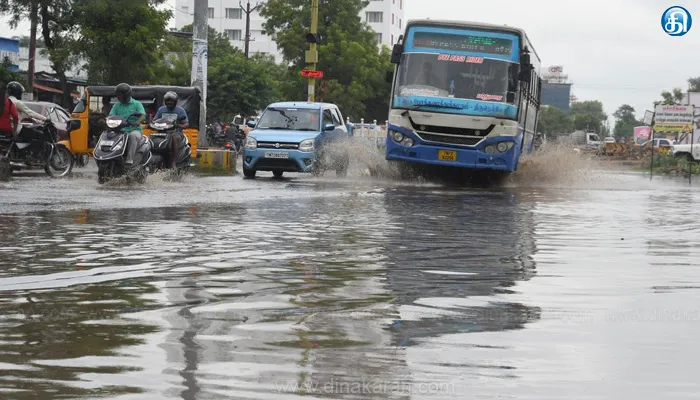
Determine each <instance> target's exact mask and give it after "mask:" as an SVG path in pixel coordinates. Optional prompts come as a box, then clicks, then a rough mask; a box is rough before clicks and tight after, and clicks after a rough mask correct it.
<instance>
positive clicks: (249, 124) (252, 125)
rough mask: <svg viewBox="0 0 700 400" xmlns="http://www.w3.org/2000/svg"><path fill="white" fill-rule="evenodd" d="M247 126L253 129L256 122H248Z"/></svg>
mask: <svg viewBox="0 0 700 400" xmlns="http://www.w3.org/2000/svg"><path fill="white" fill-rule="evenodd" d="M246 125H248V126H249V127H251V128H255V121H248V122H246Z"/></svg>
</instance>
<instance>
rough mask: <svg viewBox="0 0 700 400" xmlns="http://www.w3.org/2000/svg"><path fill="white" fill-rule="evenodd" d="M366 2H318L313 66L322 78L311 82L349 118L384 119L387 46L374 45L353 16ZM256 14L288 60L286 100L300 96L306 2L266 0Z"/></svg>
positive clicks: (307, 20) (371, 33)
mask: <svg viewBox="0 0 700 400" xmlns="http://www.w3.org/2000/svg"><path fill="white" fill-rule="evenodd" d="M367 4H369V1H367V0H333V2H332V5H331V4H330V2H329V3H326V4H325V5H322V6H321V7H319V26H318V33H319V38H320V42H319V43H318V46H317V48H318V52H319V62H318V64H317V68H318V69H319V70H321V71H323V72H324V78H323V80H321V82H320V83H319V85H318V87H317V88H316V93H318V98H317V100H319V101H327V102H333V103H336V104H338V106H339V107H340V108H341V110H342V111H343V113H344V114H345V115H347V116H350V117H352V118H353V119H354V120H359V119H360V118H366V119H378V120H384V119H386V116H387V114H388V99H389V94H390V85H389V84H388V83H387V82H386V81H385V76H386V72H387V71H391V70H392V65H391V63H390V52H389V51H388V49H384V51H381V50H380V49H379V48H378V47H377V39H376V33H375V32H374V31H373V30H372V29H371V28H369V26H368V25H367V24H366V23H364V22H363V21H362V20H361V18H360V17H359V14H360V11H361V10H362V9H364V8H365V7H366V6H367ZM260 14H261V15H262V16H263V17H265V19H266V21H265V24H264V25H263V28H264V30H265V32H266V33H267V34H268V35H270V37H271V38H272V39H273V40H275V42H276V43H277V45H278V47H279V48H280V50H281V52H282V55H283V57H284V59H285V61H286V62H287V63H289V64H290V70H289V71H288V74H287V77H288V79H289V80H288V81H287V82H289V84H288V85H287V86H285V88H284V89H285V92H284V95H285V96H286V97H287V98H288V99H290V100H297V99H306V97H307V94H306V93H307V88H306V81H305V80H304V79H302V78H301V77H299V71H300V70H301V69H302V68H303V67H304V66H305V63H304V61H305V60H304V54H305V50H306V49H308V43H307V42H306V41H305V39H304V37H305V35H306V34H307V33H308V32H309V29H310V25H311V2H310V1H307V0H268V1H267V2H266V3H265V5H264V6H263V7H262V8H261V10H260ZM370 88H371V89H370Z"/></svg>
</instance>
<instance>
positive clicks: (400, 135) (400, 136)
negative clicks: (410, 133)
mask: <svg viewBox="0 0 700 400" xmlns="http://www.w3.org/2000/svg"><path fill="white" fill-rule="evenodd" d="M391 138H392V139H394V141H395V142H396V143H401V141H403V133H401V132H396V131H393V132H391Z"/></svg>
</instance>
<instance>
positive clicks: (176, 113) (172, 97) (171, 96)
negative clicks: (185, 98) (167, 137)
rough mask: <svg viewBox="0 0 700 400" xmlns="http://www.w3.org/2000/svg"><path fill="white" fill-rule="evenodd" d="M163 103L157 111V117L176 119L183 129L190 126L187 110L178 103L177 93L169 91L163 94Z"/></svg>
mask: <svg viewBox="0 0 700 400" xmlns="http://www.w3.org/2000/svg"><path fill="white" fill-rule="evenodd" d="M163 103H164V104H165V105H163V106H161V107H160V108H159V109H158V111H157V112H156V116H155V119H160V118H163V117H165V118H166V119H169V120H172V121H176V125H177V126H178V127H180V128H181V129H185V128H187V127H189V125H190V121H189V119H188V118H187V111H185V109H184V108H182V107H180V106H178V105H177V93H175V92H168V93H166V94H165V96H163Z"/></svg>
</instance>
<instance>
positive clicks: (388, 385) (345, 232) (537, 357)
mask: <svg viewBox="0 0 700 400" xmlns="http://www.w3.org/2000/svg"><path fill="white" fill-rule="evenodd" d="M77 171H78V172H79V170H77ZM261 175H262V178H260V179H257V180H255V181H248V180H242V179H241V178H240V176H235V177H200V178H194V177H191V178H188V179H186V180H185V181H183V182H179V183H171V182H163V181H161V180H158V179H152V178H153V177H150V178H149V182H148V183H147V184H146V185H145V186H143V187H138V186H137V187H133V188H125V187H118V186H115V187H99V186H98V185H97V182H96V178H95V177H93V176H91V175H90V174H87V175H86V176H85V177H77V178H75V179H69V180H51V179H46V178H43V177H36V178H35V177H31V178H29V177H28V178H21V179H18V180H16V181H14V182H10V183H0V240H1V243H0V267H1V268H0V316H1V319H0V354H1V355H0V390H1V391H2V392H3V393H2V394H0V398H3V399H58V398H61V399H67V398H71V399H74V398H89V399H93V398H94V399H96V398H110V399H148V400H157V399H185V400H190V399H198V400H199V399H282V400H283V399H305V398H309V399H310V398H333V399H503V398H516V399H562V398H575V399H618V398H635V399H659V398H663V399H681V398H683V399H685V398H695V397H696V396H697V395H698V393H700V381H698V379H697V377H696V373H695V372H694V370H693V368H691V366H692V365H694V364H695V361H696V360H697V359H698V356H700V347H699V346H697V344H696V338H697V337H698V336H699V334H700V311H699V307H700V306H698V304H700V269H699V268H700V259H699V256H700V251H699V250H698V249H700V212H699V211H698V209H697V207H693V205H694V204H698V202H699V201H700V191H698V189H697V187H696V186H690V187H689V186H688V183H687V182H686V181H682V180H669V179H663V178H654V180H653V181H651V182H650V181H649V179H648V178H644V177H642V176H641V175H638V174H634V173H617V172H616V173H608V174H597V175H596V176H595V179H589V180H580V181H577V182H574V183H571V182H568V183H561V182H559V183H544V184H542V183H536V182H535V180H533V179H530V181H527V182H523V181H521V182H517V181H516V182H515V183H513V184H509V185H506V187H502V188H494V189H480V190H477V189H460V188H451V187H444V186H438V185H433V184H427V183H424V184H416V183H410V182H407V183H397V182H392V181H389V180H372V179H370V178H368V177H360V176H354V177H349V178H347V179H343V180H339V181H336V180H335V179H334V178H333V177H332V176H331V175H330V174H329V175H328V176H327V177H325V178H311V177H307V176H294V177H292V178H290V179H285V180H282V181H278V180H273V179H269V178H267V175H269V174H261Z"/></svg>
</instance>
